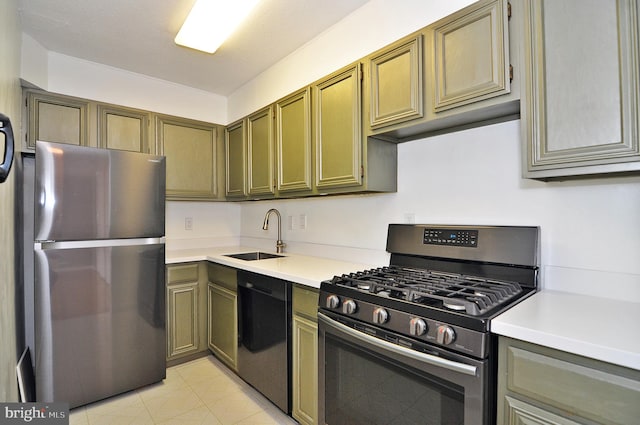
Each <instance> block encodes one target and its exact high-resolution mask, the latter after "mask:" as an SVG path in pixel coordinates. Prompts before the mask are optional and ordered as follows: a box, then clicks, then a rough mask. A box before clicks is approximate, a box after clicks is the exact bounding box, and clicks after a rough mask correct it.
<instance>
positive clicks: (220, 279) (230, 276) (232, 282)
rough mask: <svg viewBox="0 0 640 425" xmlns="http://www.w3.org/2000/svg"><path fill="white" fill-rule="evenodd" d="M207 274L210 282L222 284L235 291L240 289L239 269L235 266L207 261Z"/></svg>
mask: <svg viewBox="0 0 640 425" xmlns="http://www.w3.org/2000/svg"><path fill="white" fill-rule="evenodd" d="M207 275H208V279H209V282H213V283H215V284H217V285H220V286H222V287H223V288H226V289H228V290H230V291H232V292H234V293H235V292H237V291H238V271H237V270H236V269H234V268H233V267H227V266H223V265H220V264H217V263H207Z"/></svg>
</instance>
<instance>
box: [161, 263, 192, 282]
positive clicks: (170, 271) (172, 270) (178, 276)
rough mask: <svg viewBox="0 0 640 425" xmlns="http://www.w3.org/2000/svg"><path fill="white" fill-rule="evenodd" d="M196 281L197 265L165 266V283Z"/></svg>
mask: <svg viewBox="0 0 640 425" xmlns="http://www.w3.org/2000/svg"><path fill="white" fill-rule="evenodd" d="M193 281H196V282H197V281H198V263H189V264H180V265H170V266H167V283H168V284H172V283H180V282H193Z"/></svg>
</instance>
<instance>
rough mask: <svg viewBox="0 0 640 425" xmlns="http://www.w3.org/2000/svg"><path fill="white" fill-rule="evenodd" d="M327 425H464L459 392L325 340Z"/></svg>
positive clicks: (376, 357)
mask: <svg viewBox="0 0 640 425" xmlns="http://www.w3.org/2000/svg"><path fill="white" fill-rule="evenodd" d="M325 421H326V423H327V424H328V425H343V424H344V425H358V424H362V425H382V424H388V425H400V424H404V425H412V424H416V425H418V424H420V425H444V424H446V425H463V424H464V389H463V388H462V387H460V386H457V385H453V384H451V383H448V382H443V381H442V380H440V379H438V378H436V377H434V376H430V375H428V374H426V373H424V372H421V371H418V370H415V369H409V368H406V367H403V366H402V365H400V364H395V362H392V361H391V360H390V359H387V358H385V357H383V356H379V355H377V354H374V353H370V352H367V351H364V350H362V349H360V348H357V347H355V346H352V345H350V344H346V343H345V342H343V341H342V340H339V339H336V338H333V337H331V336H330V335H328V334H327V335H326V336H325Z"/></svg>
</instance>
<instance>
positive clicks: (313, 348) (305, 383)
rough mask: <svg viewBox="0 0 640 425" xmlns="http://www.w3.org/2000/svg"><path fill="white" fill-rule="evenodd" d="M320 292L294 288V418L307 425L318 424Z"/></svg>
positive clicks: (292, 413)
mask: <svg viewBox="0 0 640 425" xmlns="http://www.w3.org/2000/svg"><path fill="white" fill-rule="evenodd" d="M317 309H318V291H317V290H316V289H312V288H303V287H300V286H297V285H296V286H294V287H293V305H292V311H293V320H292V328H291V331H292V339H293V344H292V355H291V358H292V367H291V370H292V374H293V382H292V392H293V395H292V401H293V407H292V411H291V415H292V416H293V418H294V419H296V420H297V421H298V422H300V423H301V424H304V425H315V424H317V423H318V319H317Z"/></svg>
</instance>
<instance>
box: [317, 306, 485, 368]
mask: <svg viewBox="0 0 640 425" xmlns="http://www.w3.org/2000/svg"><path fill="white" fill-rule="evenodd" d="M318 320H320V321H322V322H324V323H325V324H327V325H328V326H331V327H334V328H336V329H338V330H340V331H342V332H344V333H346V334H348V335H349V336H351V337H354V338H356V339H358V340H360V341H363V342H365V343H368V344H372V345H375V346H376V347H378V348H382V349H384V350H388V351H391V352H393V353H396V354H399V355H401V356H405V357H409V358H412V359H414V360H417V361H419V362H423V363H428V364H430V365H433V366H437V367H442V368H445V369H448V370H452V371H454V372H459V373H463V374H465V375H470V376H476V370H477V368H476V367H475V366H471V365H468V364H464V363H458V362H454V361H451V360H447V359H443V358H440V357H438V356H434V355H431V354H425V353H421V352H419V351H415V350H411V349H409V348H405V347H402V346H400V345H397V344H394V343H392V342H388V341H385V340H382V339H380V338H376V337H374V336H371V335H367V334H365V333H362V332H359V331H356V330H354V329H352V328H350V327H349V326H346V325H343V324H342V323H340V322H336V321H335V320H333V319H331V318H330V317H328V316H326V315H324V314H322V313H320V312H319V313H318Z"/></svg>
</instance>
